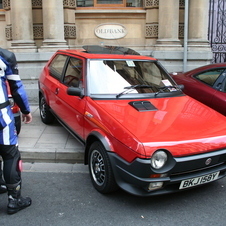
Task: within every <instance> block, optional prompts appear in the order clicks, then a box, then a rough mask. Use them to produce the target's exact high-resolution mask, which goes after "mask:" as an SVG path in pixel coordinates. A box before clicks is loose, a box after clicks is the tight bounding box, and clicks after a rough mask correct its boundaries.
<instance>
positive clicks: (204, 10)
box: [188, 0, 210, 48]
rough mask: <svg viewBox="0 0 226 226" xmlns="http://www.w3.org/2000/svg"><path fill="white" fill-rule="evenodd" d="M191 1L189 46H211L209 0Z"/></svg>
mask: <svg viewBox="0 0 226 226" xmlns="http://www.w3.org/2000/svg"><path fill="white" fill-rule="evenodd" d="M189 3H190V4H189V19H188V20H189V21H188V23H189V29H188V48H189V47H190V48H191V47H195V48H198V47H200V48H209V47H210V45H209V41H208V18H209V1H207V0H190V1H189Z"/></svg>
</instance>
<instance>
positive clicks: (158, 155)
mask: <svg viewBox="0 0 226 226" xmlns="http://www.w3.org/2000/svg"><path fill="white" fill-rule="evenodd" d="M166 162H167V154H166V152H165V151H163V150H158V151H156V152H155V153H154V154H153V156H152V157H151V166H152V167H153V168H154V169H160V168H162V167H163V166H164V165H165V164H166Z"/></svg>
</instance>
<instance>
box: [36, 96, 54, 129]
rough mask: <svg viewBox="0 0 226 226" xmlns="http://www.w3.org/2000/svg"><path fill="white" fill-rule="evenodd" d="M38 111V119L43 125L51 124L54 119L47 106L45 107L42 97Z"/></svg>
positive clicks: (42, 97)
mask: <svg viewBox="0 0 226 226" xmlns="http://www.w3.org/2000/svg"><path fill="white" fill-rule="evenodd" d="M39 110H40V117H41V120H42V122H43V123H45V124H51V123H52V122H53V121H54V119H55V118H54V116H53V115H52V113H51V112H50V110H49V106H48V105H47V103H46V100H45V98H44V96H41V97H40V100H39Z"/></svg>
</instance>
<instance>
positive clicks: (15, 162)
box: [0, 145, 31, 214]
mask: <svg viewBox="0 0 226 226" xmlns="http://www.w3.org/2000/svg"><path fill="white" fill-rule="evenodd" d="M0 149H1V155H2V158H3V161H4V167H3V174H4V179H5V182H6V187H7V190H8V197H9V199H8V200H9V203H8V210H7V212H8V213H9V214H13V213H16V212H18V211H19V210H21V209H24V208H26V207H28V206H30V205H31V199H30V198H29V197H26V198H23V197H22V196H21V159H20V152H19V150H18V146H16V145H0Z"/></svg>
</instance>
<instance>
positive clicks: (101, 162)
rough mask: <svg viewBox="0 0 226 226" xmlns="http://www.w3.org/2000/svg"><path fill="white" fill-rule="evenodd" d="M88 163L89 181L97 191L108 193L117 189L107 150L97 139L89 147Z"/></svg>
mask: <svg viewBox="0 0 226 226" xmlns="http://www.w3.org/2000/svg"><path fill="white" fill-rule="evenodd" d="M88 165H89V172H90V176H91V181H92V183H93V186H94V187H95V188H96V190H97V191H99V192H100V193H110V192H113V191H116V190H117V188H118V186H117V184H116V182H115V178H114V174H113V171H112V168H111V164H110V160H109V157H108V155H107V151H106V150H105V148H104V147H103V145H102V144H101V143H100V142H99V141H96V142H94V143H93V144H92V145H91V147H90V149H89V161H88Z"/></svg>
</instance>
